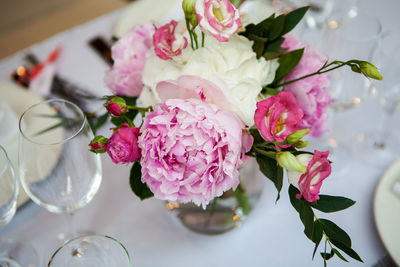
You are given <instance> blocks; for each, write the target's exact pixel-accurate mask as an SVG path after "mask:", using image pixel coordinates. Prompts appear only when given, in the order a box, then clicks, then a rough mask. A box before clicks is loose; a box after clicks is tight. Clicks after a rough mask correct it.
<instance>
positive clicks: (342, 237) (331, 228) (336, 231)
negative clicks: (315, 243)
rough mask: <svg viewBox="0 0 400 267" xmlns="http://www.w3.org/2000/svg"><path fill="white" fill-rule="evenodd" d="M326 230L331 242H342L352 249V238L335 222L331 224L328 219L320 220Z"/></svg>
mask: <svg viewBox="0 0 400 267" xmlns="http://www.w3.org/2000/svg"><path fill="white" fill-rule="evenodd" d="M319 221H320V222H321V224H322V227H323V229H324V232H325V234H326V235H327V236H328V237H329V239H330V240H337V241H340V242H342V243H343V244H345V245H346V246H348V247H351V239H350V236H349V235H348V234H347V233H346V232H345V231H344V230H343V229H341V228H340V227H339V226H337V225H336V224H335V223H334V222H331V221H329V220H326V219H319Z"/></svg>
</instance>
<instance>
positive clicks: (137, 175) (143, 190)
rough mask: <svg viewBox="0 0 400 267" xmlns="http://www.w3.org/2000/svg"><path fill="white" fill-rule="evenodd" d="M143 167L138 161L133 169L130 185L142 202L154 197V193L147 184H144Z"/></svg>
mask: <svg viewBox="0 0 400 267" xmlns="http://www.w3.org/2000/svg"><path fill="white" fill-rule="evenodd" d="M141 178H142V166H140V163H139V162H138V161H135V163H134V164H133V166H132V168H131V173H130V176H129V184H130V186H131V189H132V191H133V193H135V195H136V196H138V197H139V198H140V200H145V199H146V198H150V197H152V196H153V193H152V192H151V191H150V189H149V188H148V187H147V185H146V184H144V183H142V181H141Z"/></svg>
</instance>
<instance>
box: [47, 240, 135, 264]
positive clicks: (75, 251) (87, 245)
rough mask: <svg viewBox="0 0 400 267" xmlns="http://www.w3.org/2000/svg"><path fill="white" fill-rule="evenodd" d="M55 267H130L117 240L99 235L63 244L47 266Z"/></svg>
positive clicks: (127, 255)
mask: <svg viewBox="0 0 400 267" xmlns="http://www.w3.org/2000/svg"><path fill="white" fill-rule="evenodd" d="M47 266H48V267H50V266H57V267H64V266H65V267H79V266H82V267H92V266H93V267H102V266H104V267H132V266H133V265H132V260H131V257H130V256H129V253H128V251H127V250H126V248H125V247H124V245H122V244H121V243H120V242H119V241H118V240H116V239H114V238H112V237H109V236H105V235H99V234H93V235H86V236H80V237H76V238H73V239H71V240H70V241H67V242H66V243H64V244H63V245H62V246H61V247H60V248H58V249H57V250H56V252H55V253H54V254H53V256H51V258H50V261H49V263H48V265H47Z"/></svg>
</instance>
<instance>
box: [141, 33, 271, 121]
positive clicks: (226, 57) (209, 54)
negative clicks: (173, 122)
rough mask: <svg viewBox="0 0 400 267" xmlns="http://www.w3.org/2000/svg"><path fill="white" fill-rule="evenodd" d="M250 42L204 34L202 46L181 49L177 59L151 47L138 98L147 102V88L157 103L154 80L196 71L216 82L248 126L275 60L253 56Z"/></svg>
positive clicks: (238, 38) (269, 77)
mask: <svg viewBox="0 0 400 267" xmlns="http://www.w3.org/2000/svg"><path fill="white" fill-rule="evenodd" d="M252 44H253V43H252V42H251V41H249V40H248V39H247V38H245V37H243V36H238V35H234V36H232V37H231V38H230V40H229V42H224V43H221V42H218V41H217V40H216V39H214V38H207V39H206V43H205V47H201V48H199V49H197V50H195V51H191V49H190V48H187V49H185V52H184V53H183V55H182V57H181V58H180V61H179V62H178V61H172V60H168V61H163V60H161V59H159V58H158V57H157V56H156V55H155V54H154V52H153V51H149V52H148V58H147V60H146V65H145V68H144V71H143V83H144V84H145V86H146V87H147V88H145V89H144V90H143V92H142V95H141V96H140V100H141V101H142V102H143V103H144V102H146V103H147V104H148V103H149V101H150V98H149V92H151V93H152V94H153V95H154V99H153V100H154V101H155V102H154V103H151V104H155V103H159V97H158V96H157V93H156V92H155V90H149V88H153V89H154V88H155V86H156V84H157V83H158V82H160V81H164V80H176V79H177V78H178V77H179V76H181V75H197V76H199V77H201V78H203V79H206V80H209V81H211V82H213V83H214V84H215V85H216V86H218V87H219V88H220V89H221V90H222V92H223V93H224V95H225V96H226V97H227V99H228V101H229V102H230V104H231V111H233V112H235V113H236V114H237V115H238V116H240V118H241V119H242V120H243V122H244V123H245V124H246V125H248V126H252V125H253V124H254V119H253V116H254V112H255V110H256V103H257V96H258V95H259V93H260V92H261V90H262V86H263V85H267V84H269V83H271V82H272V81H273V80H274V78H275V72H276V69H277V68H278V66H279V64H278V63H277V62H276V61H266V60H265V59H264V58H260V59H257V58H256V54H255V53H254V51H253V49H252Z"/></svg>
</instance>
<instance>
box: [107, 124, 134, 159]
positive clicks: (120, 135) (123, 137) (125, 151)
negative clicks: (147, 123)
mask: <svg viewBox="0 0 400 267" xmlns="http://www.w3.org/2000/svg"><path fill="white" fill-rule="evenodd" d="M139 130H140V128H139V127H129V126H128V124H126V123H123V124H122V125H121V127H120V128H118V129H117V130H116V131H115V132H114V134H113V135H112V136H111V137H110V140H108V143H107V148H106V149H107V153H108V155H109V156H110V158H111V160H112V161H113V162H114V163H116V164H120V163H129V162H134V161H135V160H137V159H138V158H139V157H140V149H139V147H138V136H139Z"/></svg>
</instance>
